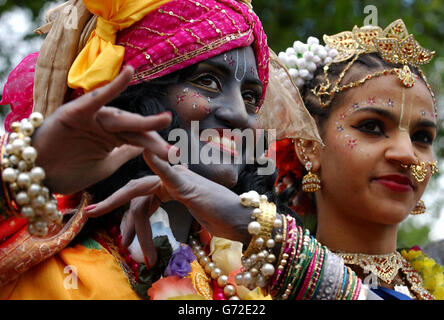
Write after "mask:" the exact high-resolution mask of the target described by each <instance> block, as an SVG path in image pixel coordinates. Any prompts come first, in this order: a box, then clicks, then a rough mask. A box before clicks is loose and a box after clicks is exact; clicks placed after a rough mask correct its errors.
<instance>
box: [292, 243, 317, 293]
mask: <svg viewBox="0 0 444 320" xmlns="http://www.w3.org/2000/svg"><path fill="white" fill-rule="evenodd" d="M318 254H319V249H318V247H316V249H315V252H314V255H313V258H312V259H310V263H309V265H308V268H307V273H306V275H305V278H304V281H303V283H302V286H301V289H300V290H299V292H298V294H297V296H296V300H302V299H303V298H304V296H305V295H306V293H307V292H306V291H307V288H308V285H309V283H310V280H311V277H312V276H313V273H314V270H315V266H316V261H317V257H318Z"/></svg>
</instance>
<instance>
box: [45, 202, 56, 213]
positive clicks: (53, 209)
mask: <svg viewBox="0 0 444 320" xmlns="http://www.w3.org/2000/svg"><path fill="white" fill-rule="evenodd" d="M56 211H57V207H56V206H55V205H54V204H53V203H51V202H48V203H46V204H45V213H47V214H50V213H54V212H56Z"/></svg>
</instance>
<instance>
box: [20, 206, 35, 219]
mask: <svg viewBox="0 0 444 320" xmlns="http://www.w3.org/2000/svg"><path fill="white" fill-rule="evenodd" d="M22 215H23V216H24V217H25V218H27V219H31V218H33V217H34V210H33V209H32V208H31V207H23V208H22Z"/></svg>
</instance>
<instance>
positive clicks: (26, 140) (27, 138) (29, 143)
mask: <svg viewBox="0 0 444 320" xmlns="http://www.w3.org/2000/svg"><path fill="white" fill-rule="evenodd" d="M23 142H24V143H25V145H26V146H29V145H31V137H24V138H23Z"/></svg>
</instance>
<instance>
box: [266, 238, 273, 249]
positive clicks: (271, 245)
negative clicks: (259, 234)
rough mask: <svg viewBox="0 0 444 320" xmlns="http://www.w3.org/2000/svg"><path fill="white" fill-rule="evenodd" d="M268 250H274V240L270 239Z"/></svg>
mask: <svg viewBox="0 0 444 320" xmlns="http://www.w3.org/2000/svg"><path fill="white" fill-rule="evenodd" d="M266 246H267V248H274V246H275V242H274V240H273V239H268V240H267V243H266Z"/></svg>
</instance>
